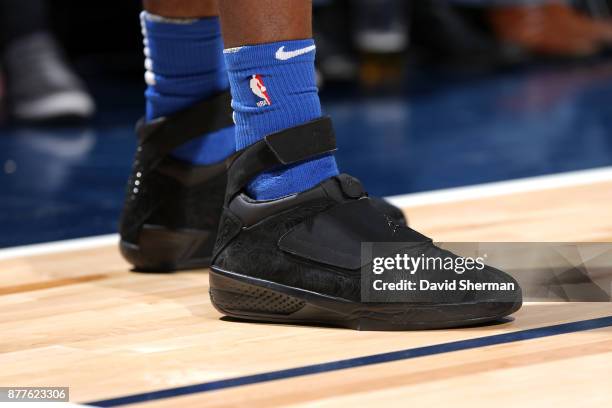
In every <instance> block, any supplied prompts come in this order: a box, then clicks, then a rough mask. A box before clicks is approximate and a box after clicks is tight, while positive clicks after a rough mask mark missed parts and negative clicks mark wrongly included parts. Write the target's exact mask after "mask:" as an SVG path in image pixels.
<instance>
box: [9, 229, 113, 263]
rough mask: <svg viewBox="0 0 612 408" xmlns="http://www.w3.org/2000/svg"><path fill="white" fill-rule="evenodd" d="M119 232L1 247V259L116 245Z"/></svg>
mask: <svg viewBox="0 0 612 408" xmlns="http://www.w3.org/2000/svg"><path fill="white" fill-rule="evenodd" d="M118 242H119V235H118V234H109V235H98V236H95V237H87V238H76V239H68V240H65V241H53V242H45V243H43V244H33V245H24V246H17V247H10V248H5V249H0V261H1V260H4V259H11V258H21V257H26V256H32V255H44V254H53V253H57V252H66V251H74V250H78V249H90V248H99V247H103V246H107V245H116V244H117V243H118Z"/></svg>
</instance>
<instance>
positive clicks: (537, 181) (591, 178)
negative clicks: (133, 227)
mask: <svg viewBox="0 0 612 408" xmlns="http://www.w3.org/2000/svg"><path fill="white" fill-rule="evenodd" d="M605 181H612V167H602V168H598V169H593V170H581V171H573V172H568V173H560V174H553V175H549V176H538V177H529V178H523V179H516V180H509V181H500V182H495V183H485V184H478V185H474V186H466V187H457V188H449V189H444V190H436V191H426V192H423V193H414V194H403V195H397V196H393V197H388V200H389V201H391V202H392V203H393V204H394V205H396V206H398V207H401V208H407V207H416V206H421V205H432V204H440V203H448V202H454V201H465V200H473V199H478V198H485V197H495V196H502V195H508V194H515V193H525V192H530V191H542V190H550V189H555V188H562V187H570V186H580V185H586V184H593V183H598V182H605ZM118 242H119V236H118V235H117V234H110V235H100V236H97V237H88V238H77V239H70V240H66V241H55V242H48V243H44V244H34V245H25V246H19V247H12V248H5V249H0V260H4V259H11V258H20V257H27V256H33V255H43V254H51V253H57V252H66V251H74V250H80V249H90V248H98V247H102V246H108V245H116V244H117V243H118Z"/></svg>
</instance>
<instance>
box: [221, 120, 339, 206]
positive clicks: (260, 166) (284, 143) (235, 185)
mask: <svg viewBox="0 0 612 408" xmlns="http://www.w3.org/2000/svg"><path fill="white" fill-rule="evenodd" d="M334 151H336V136H335V134H334V129H333V126H332V121H331V119H330V118H328V117H323V118H321V119H317V120H314V121H312V122H308V123H306V124H304V125H301V126H296V127H293V128H289V129H286V130H283V131H281V132H278V133H273V134H270V135H268V136H266V137H265V138H264V139H263V140H260V141H259V142H257V143H255V144H253V145H251V146H249V147H247V148H246V149H244V150H243V151H242V152H241V153H239V154H238V155H237V156H236V158H235V159H234V161H233V163H232V164H231V166H230V168H229V172H228V184H227V190H226V191H227V192H226V198H227V201H229V200H230V199H231V198H233V197H234V196H235V195H236V194H237V193H238V192H240V190H242V189H243V188H244V187H245V186H246V184H247V183H248V182H249V181H251V180H252V179H253V178H254V177H255V176H257V175H258V174H259V173H262V172H264V171H268V170H272V169H274V168H275V167H279V166H286V165H289V164H294V163H298V162H301V161H305V160H309V159H312V158H315V157H317V156H322V155H325V154H330V153H333V152H334Z"/></svg>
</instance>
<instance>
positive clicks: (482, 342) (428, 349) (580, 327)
mask: <svg viewBox="0 0 612 408" xmlns="http://www.w3.org/2000/svg"><path fill="white" fill-rule="evenodd" d="M610 326H612V316H608V317H602V318H598V319H591V320H581V321H578V322H572V323H564V324H558V325H554V326H547V327H538V328H536V329H529V330H521V331H517V332H512V333H504V334H496V335H493V336H486V337H479V338H475V339H469V340H459V341H453V342H450V343H442V344H435V345H432V346H424V347H416V348H411V349H406V350H399V351H393V352H390V353H382V354H373V355H370V356H363V357H356V358H349V359H346V360H338V361H331V362H328V363H322V364H313V365H307V366H303V367H295V368H289V369H286V370H278V371H270V372H267V373H261V374H253V375H247V376H244V377H236V378H228V379H225V380H218V381H211V382H206V383H200V384H193V385H187V386H183V387H176V388H167V389H165V390H159V391H153V392H146V393H142V394H133V395H126V396H125V397H118V398H111V399H106V400H100V401H93V402H88V403H86V404H87V405H94V406H99V407H116V406H119V405H128V404H135V403H139V402H146V401H154V400H160V399H165V398H173V397H178V396H181V395H189V394H197V393H202V392H209V391H218V390H223V389H226V388H233V387H240V386H243V385H250V384H257V383H264V382H268V381H274V380H284V379H287V378H294V377H301V376H304V375H311V374H320V373H328V372H331V371H339V370H345V369H348V368H356V367H364V366H369V365H373V364H381V363H388V362H392V361H399V360H409V359H412V358H417V357H424V356H431V355H434V354H443V353H450V352H453V351H461V350H469V349H474V348H478V347H485V346H493V345H497V344H504V343H512V342H515V341H523V340H531V339H538V338H542V337H550V336H558V335H560V334H567V333H575V332H581V331H585V330H594V329H601V328H604V327H610ZM432 335H433V336H435V332H434V333H433V334H432Z"/></svg>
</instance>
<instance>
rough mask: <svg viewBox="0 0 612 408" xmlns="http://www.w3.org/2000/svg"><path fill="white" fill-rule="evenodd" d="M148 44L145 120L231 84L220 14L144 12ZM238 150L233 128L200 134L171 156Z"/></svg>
mask: <svg viewBox="0 0 612 408" xmlns="http://www.w3.org/2000/svg"><path fill="white" fill-rule="evenodd" d="M141 24H142V33H143V35H144V44H145V68H146V70H147V71H146V73H145V81H146V83H147V85H148V87H147V90H146V92H145V97H146V100H147V113H146V118H147V120H151V119H154V118H158V117H160V116H166V115H170V114H172V113H175V112H178V111H180V110H183V109H186V108H188V107H190V106H192V105H194V104H196V103H198V102H200V101H202V100H204V99H207V98H208V97H210V96H213V95H214V94H217V93H220V92H223V91H225V90H227V89H228V88H229V83H228V79H227V70H226V68H225V61H224V58H223V40H222V37H221V27H220V24H219V18H218V17H210V18H201V19H189V20H188V19H168V18H164V17H159V16H156V15H153V14H150V13H147V12H143V13H142V14H141ZM235 151H236V145H235V136H234V127H233V126H231V127H228V128H225V129H221V130H218V131H216V132H213V133H209V134H205V135H202V136H201V137H199V138H196V139H193V140H190V141H189V142H187V143H185V144H184V145H182V146H179V147H178V148H177V149H176V150H175V151H174V152H172V155H173V156H174V157H176V158H178V159H181V160H184V161H187V162H189V163H192V164H200V165H206V164H212V163H217V162H219V161H222V160H224V159H225V158H227V157H229V156H230V155H231V154H232V153H234V152H235Z"/></svg>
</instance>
